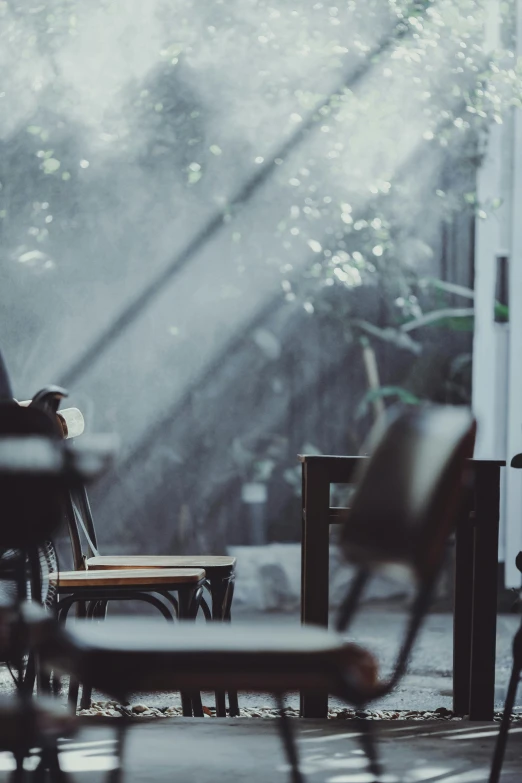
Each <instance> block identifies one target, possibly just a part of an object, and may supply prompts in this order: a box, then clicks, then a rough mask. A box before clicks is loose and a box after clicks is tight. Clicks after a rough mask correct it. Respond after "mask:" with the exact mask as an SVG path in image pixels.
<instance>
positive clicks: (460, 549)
mask: <svg viewBox="0 0 522 783" xmlns="http://www.w3.org/2000/svg"><path fill="white" fill-rule="evenodd" d="M474 545H475V530H474V520H473V519H470V503H469V498H466V501H465V502H463V503H462V507H461V512H460V514H459V519H458V523H457V528H456V531H455V598H454V607H453V711H454V712H455V713H456V714H457V715H468V714H469V691H470V679H471V617H472V613H473V550H474Z"/></svg>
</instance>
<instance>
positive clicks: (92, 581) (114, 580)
mask: <svg viewBox="0 0 522 783" xmlns="http://www.w3.org/2000/svg"><path fill="white" fill-rule="evenodd" d="M204 578H205V571H204V570H203V569H200V568H193V569H190V568H163V569H162V568H151V569H145V568H141V569H135V570H123V569H120V570H117V571H60V572H59V573H56V572H55V573H52V574H49V581H50V582H53V583H56V584H58V585H60V587H89V586H90V587H104V586H107V585H127V586H130V585H151V584H158V585H159V584H181V583H184V584H186V583H187V582H190V583H193V582H194V583H197V582H200V581H201V580H202V579H204Z"/></svg>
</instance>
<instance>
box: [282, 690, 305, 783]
mask: <svg viewBox="0 0 522 783" xmlns="http://www.w3.org/2000/svg"><path fill="white" fill-rule="evenodd" d="M276 699H277V706H278V709H279V729H280V731H281V738H282V740H283V745H284V749H285V753H286V757H287V759H288V763H289V764H290V780H291V782H292V783H304V778H303V775H302V774H301V770H300V769H299V756H298V753H297V745H296V743H295V737H294V732H293V730H292V726H291V724H290V718H289V717H288V715H287V714H286V712H285V704H284V700H283V697H282V696H281V694H277V696H276Z"/></svg>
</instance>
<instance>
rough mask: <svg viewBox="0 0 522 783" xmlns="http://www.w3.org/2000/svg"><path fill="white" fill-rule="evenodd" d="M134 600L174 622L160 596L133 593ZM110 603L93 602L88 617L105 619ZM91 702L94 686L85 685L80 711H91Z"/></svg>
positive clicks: (88, 610) (102, 601) (104, 601)
mask: <svg viewBox="0 0 522 783" xmlns="http://www.w3.org/2000/svg"><path fill="white" fill-rule="evenodd" d="M159 595H161V596H162V597H164V596H163V593H160V594H159ZM132 598H133V599H135V600H136V601H145V603H149V604H152V606H155V607H156V609H159V611H160V612H161V614H162V615H163V617H164V618H165V619H166V620H168V621H169V622H171V621H172V622H173V621H174V617H173V615H172V612H171V611H170V609H169V607H168V606H166V605H165V602H163V601H161V600H160V598H159V596H158V595H152V594H151V593H133V594H132ZM108 603H109V602H108V601H106V600H98V601H91V602H90V603H89V608H88V609H87V616H88V617H90V618H91V619H93V620H96V619H101V620H103V619H105V615H106V613H107V604H108ZM91 702H92V685H90V684H89V683H84V684H83V688H82V698H81V700H80V709H81V710H88V709H90V707H91Z"/></svg>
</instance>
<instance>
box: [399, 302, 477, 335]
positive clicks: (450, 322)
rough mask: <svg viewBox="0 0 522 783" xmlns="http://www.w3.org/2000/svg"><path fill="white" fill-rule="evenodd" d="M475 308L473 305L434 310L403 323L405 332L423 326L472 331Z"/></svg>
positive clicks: (402, 328)
mask: <svg viewBox="0 0 522 783" xmlns="http://www.w3.org/2000/svg"><path fill="white" fill-rule="evenodd" d="M473 316H474V310H473V308H472V307H444V308H442V309H441V310H432V311H431V312H430V313H424V315H420V316H419V317H418V318H413V319H412V320H411V321H406V323H404V324H402V326H401V330H402V331H403V332H411V331H413V330H414V329H420V328H421V327H423V326H438V327H441V326H445V327H447V328H450V329H454V330H456V331H466V332H467V331H470V329H471V330H472V329H473Z"/></svg>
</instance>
